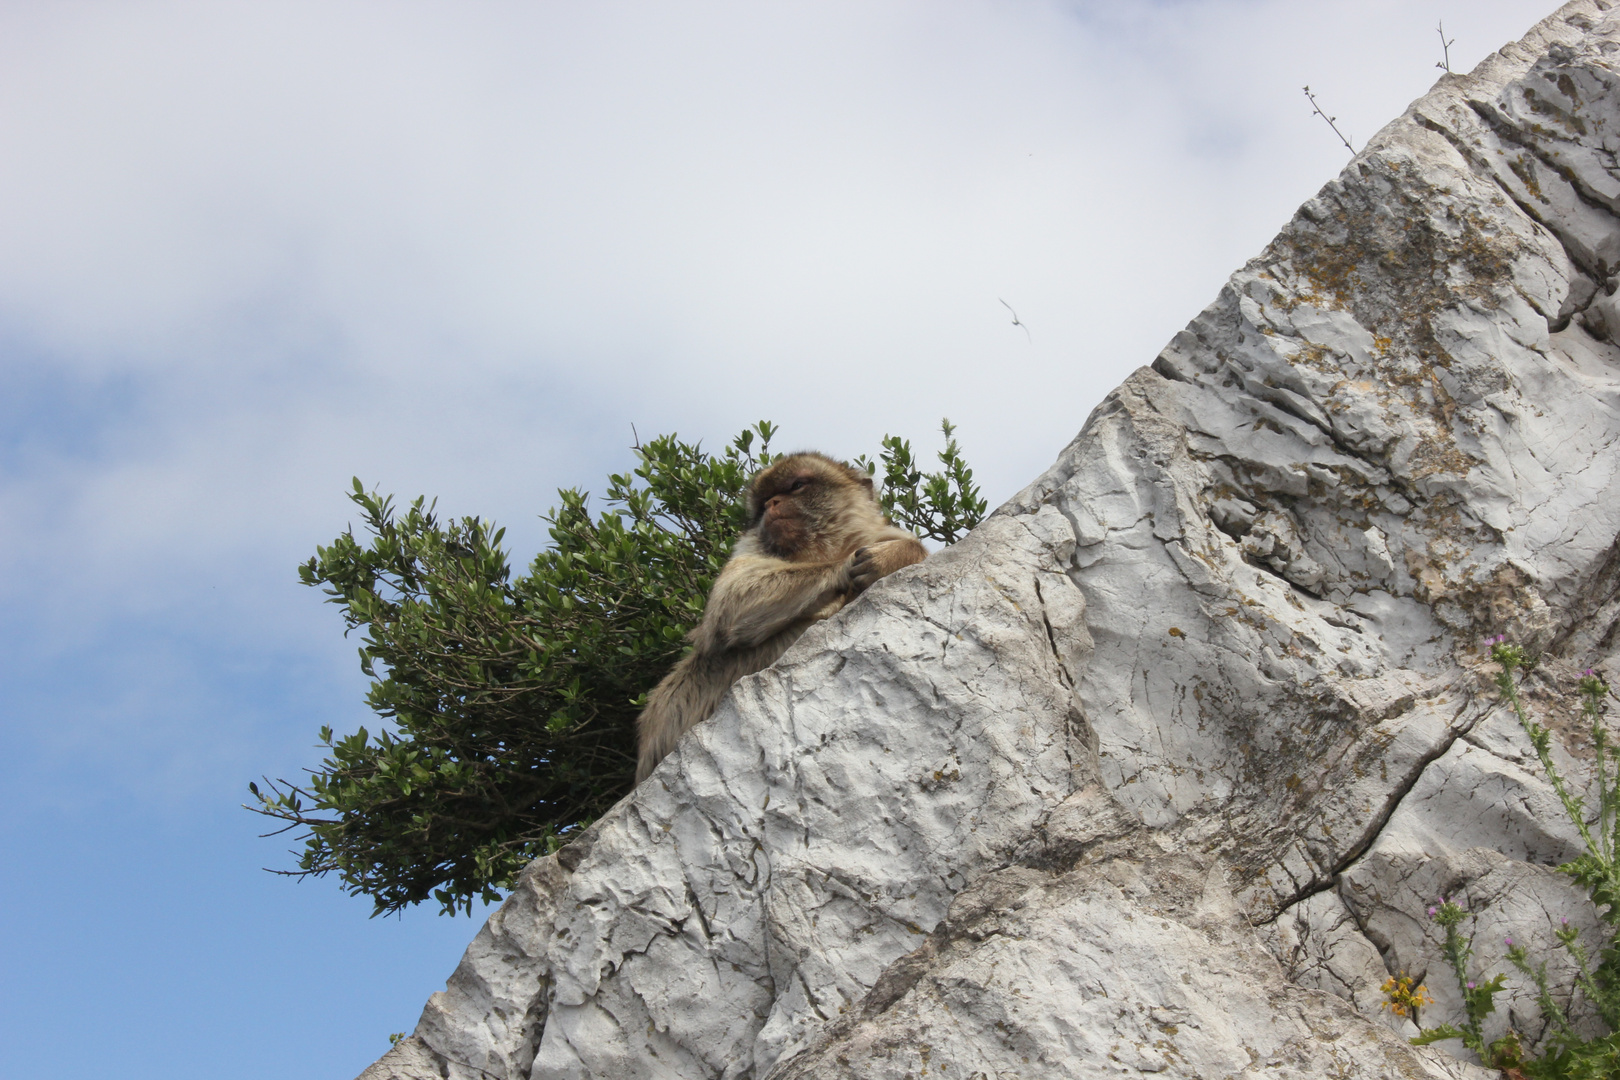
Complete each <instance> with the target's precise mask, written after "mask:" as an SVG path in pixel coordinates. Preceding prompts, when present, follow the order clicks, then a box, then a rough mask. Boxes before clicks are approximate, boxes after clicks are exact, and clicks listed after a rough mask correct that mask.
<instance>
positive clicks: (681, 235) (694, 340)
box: [0, 0, 1551, 1080]
mask: <svg viewBox="0 0 1620 1080" xmlns="http://www.w3.org/2000/svg"><path fill="white" fill-rule="evenodd" d="M1550 9H1551V5H1550V4H1545V3H1541V2H1537V3H1526V2H1518V0H1471V2H1469V3H1466V4H1464V3H1460V2H1458V3H1438V2H1437V3H1429V2H1426V0H1405V2H1391V0H1344V2H1337V0H1317V2H1313V3H1310V4H1300V3H1297V2H1282V0H1275V2H1273V0H1185V2H1180V3H1163V4H1157V3H1146V2H1143V3H1135V4H1132V3H1108V4H1104V3H1095V4H1088V3H1082V2H1076V3H1057V2H1049V3H1042V2H1038V0H1029V2H1024V3H1013V2H959V0H930V2H923V0H916V2H911V3H900V2H896V3H885V2H876V3H874V2H871V0H863V2H861V3H830V2H827V0H816V2H814V3H799V4H770V5H765V4H743V3H736V4H723V3H696V2H695V3H688V4H680V5H651V4H617V3H608V2H595V3H590V4H580V3H570V4H563V3H540V2H534V3H525V4H517V3H493V2H490V3H464V4H447V3H440V4H424V3H410V2H403V3H401V2H390V3H386V4H385V3H381V2H365V0H354V2H351V3H346V4H342V5H333V4H328V3H292V2H286V3H278V4H274V5H268V4H249V3H227V2H222V0H215V2H211V3H192V4H186V3H162V2H150V3H145V2H143V3H127V2H122V0H119V2H105V3H98V2H83V3H74V4H66V3H64V4H51V5H46V4H39V3H36V2H33V0H11V2H0V560H3V562H4V566H3V570H4V572H3V574H0V602H3V603H4V604H5V605H6V608H7V610H8V613H9V617H8V618H7V619H6V621H5V624H4V629H3V630H0V644H3V649H0V865H4V866H5V867H6V870H7V885H8V887H7V888H6V889H4V890H3V893H0V895H3V897H4V898H3V899H0V911H3V915H4V918H3V923H0V925H3V926H4V927H5V930H4V933H3V936H0V971H4V972H5V975H6V977H5V978H4V979H3V980H0V1047H3V1048H4V1049H0V1075H4V1076H18V1077H22V1076H29V1077H33V1076H39V1075H69V1076H72V1075H79V1074H89V1073H93V1072H104V1071H116V1072H117V1073H118V1074H119V1075H121V1076H125V1077H130V1078H134V1080H138V1078H145V1077H163V1078H165V1080H182V1078H189V1077H199V1078H200V1077H205V1076H206V1077H210V1078H212V1077H215V1076H218V1075H221V1074H222V1073H223V1074H227V1075H231V1076H239V1077H243V1078H244V1080H252V1078H256V1077H266V1078H268V1077H283V1076H288V1075H298V1076H312V1077H332V1078H346V1077H350V1076H353V1075H354V1074H355V1073H356V1072H358V1071H359V1070H360V1069H361V1068H363V1067H364V1066H365V1065H366V1064H367V1063H368V1062H369V1061H371V1060H372V1059H373V1058H374V1057H376V1056H377V1055H378V1054H379V1053H381V1052H382V1051H383V1050H385V1049H386V1048H387V1045H388V1044H387V1035H388V1033H389V1032H392V1031H403V1030H409V1029H410V1028H411V1027H412V1026H413V1025H414V1024H415V1021H416V1016H417V1013H418V1012H419V1010H420V1008H421V1005H422V1002H423V1001H424V1000H425V999H426V997H427V995H428V994H429V993H431V992H432V991H434V990H435V989H438V988H439V987H440V986H442V984H443V981H444V979H445V977H446V976H447V975H448V974H449V973H450V971H451V970H452V969H453V968H454V966H455V963H456V961H457V959H458V958H459V955H460V953H461V950H462V948H463V947H464V945H465V944H466V942H467V941H468V940H469V939H470V938H471V936H472V934H473V932H474V930H475V929H476V925H477V923H476V921H470V920H467V919H446V918H443V917H440V916H437V915H436V914H434V913H433V912H432V911H430V910H416V911H412V912H409V913H407V914H406V915H404V916H403V917H402V918H398V919H386V920H385V919H376V920H370V919H368V918H367V916H368V915H369V912H370V908H369V904H368V903H367V902H366V901H364V900H352V899H350V898H348V897H345V896H343V895H342V894H341V893H340V892H339V890H338V888H337V886H336V883H335V882H332V881H310V882H304V883H302V884H294V883H292V882H290V881H287V880H283V879H280V878H276V877H273V876H271V875H269V874H266V873H264V872H263V871H262V870H261V869H260V868H261V867H263V866H267V865H270V866H284V865H287V862H288V857H287V856H286V855H285V854H283V851H284V848H285V846H286V845H285V844H284V843H280V842H277V841H274V840H260V839H258V838H257V837H256V833H257V832H258V831H259V824H258V821H257V819H255V818H253V817H252V816H251V815H249V814H247V813H245V812H244V811H242V810H241V809H239V808H238V804H239V803H240V802H241V801H242V800H243V798H244V797H245V795H246V791H245V786H246V783H247V782H248V781H249V780H250V779H253V778H255V777H257V776H259V775H260V774H266V773H267V774H270V775H272V776H296V775H298V774H299V771H300V770H301V769H303V768H306V767H308V766H311V765H313V764H315V763H316V761H317V760H318V754H317V753H316V751H315V749H314V747H313V743H314V733H315V731H316V729H317V728H319V727H320V726H321V725H322V724H330V725H331V726H332V727H334V728H335V729H337V730H339V731H340V732H341V731H352V730H353V729H354V728H355V727H357V726H358V725H360V724H362V723H366V722H368V720H370V719H371V718H370V717H369V715H368V714H367V713H366V710H365V709H364V706H363V704H362V695H363V692H364V680H363V678H362V676H361V675H360V673H359V671H358V669H357V665H356V663H355V654H354V643H353V642H351V641H346V640H345V639H344V638H343V637H342V635H341V624H340V622H339V619H338V616H337V613H336V612H335V611H334V610H332V609H330V608H328V607H325V606H324V605H323V604H322V603H321V597H320V595H319V594H318V593H316V592H315V591H313V590H309V589H305V588H303V587H301V586H300V585H298V584H297V577H296V573H295V567H296V565H297V564H298V563H299V562H301V561H302V560H303V559H305V558H307V557H308V555H309V554H310V553H311V552H312V550H313V548H314V546H315V545H316V544H320V543H325V542H327V541H329V540H330V539H331V538H332V537H333V536H335V535H336V534H338V533H339V532H341V531H342V530H343V528H344V527H345V525H346V524H347V523H348V521H349V519H350V518H349V506H348V504H347V502H346V500H345V498H344V492H345V491H346V490H347V488H348V483H349V478H350V477H351V476H353V475H359V476H360V477H362V478H363V479H364V480H365V481H367V482H368V483H370V484H373V485H375V486H377V487H378V488H380V489H381V490H384V491H392V492H394V493H396V494H398V495H399V496H401V497H410V496H414V495H416V494H428V495H430V496H437V497H438V498H439V501H440V507H441V509H443V510H445V511H446V512H449V513H458V514H459V513H477V514H481V515H484V516H487V517H493V518H495V519H497V520H498V521H500V522H501V523H502V524H505V525H507V526H508V527H509V532H508V536H509V539H510V541H511V542H512V545H513V547H514V548H515V553H516V555H517V558H518V559H519V560H520V561H521V560H524V559H526V558H527V556H528V555H529V554H532V552H533V550H534V549H535V547H536V546H537V545H538V544H539V543H541V541H542V538H543V535H544V534H543V531H542V528H541V526H540V524H539V522H538V520H537V515H538V514H540V513H542V512H544V511H545V510H546V509H547V508H548V507H550V506H551V505H552V504H553V501H554V492H555V490H556V488H558V487H560V486H581V487H585V488H593V487H595V488H600V486H601V483H602V479H603V477H605V475H606V474H607V473H608V472H609V471H610V470H614V471H616V470H622V469H624V468H625V467H626V466H627V465H628V464H629V463H630V461H631V457H630V454H629V451H628V449H627V447H628V445H629V443H630V442H631V425H632V424H634V425H635V427H636V429H637V430H639V431H640V432H641V433H642V435H644V436H645V435H648V434H651V433H656V432H664V431H671V430H678V431H679V432H680V433H681V434H682V435H684V436H686V437H689V438H702V439H704V440H706V441H707V442H708V443H709V444H710V445H716V444H718V443H720V442H721V441H723V440H725V439H726V438H728V437H729V436H730V435H731V434H733V433H734V432H736V431H737V430H738V429H740V428H741V427H743V426H744V425H746V424H748V423H751V422H752V421H754V420H756V419H760V418H769V419H772V420H774V421H776V422H777V423H778V424H780V425H781V427H782V429H783V435H782V440H783V442H784V444H785V445H786V446H815V447H818V448H821V449H824V450H827V451H828V452H832V453H837V454H841V455H850V456H852V455H854V454H858V453H862V452H865V453H868V454H870V453H873V452H874V451H875V450H876V448H877V445H878V441H879V439H880V438H881V437H882V436H883V435H884V434H885V433H895V434H903V435H907V436H909V437H911V438H912V439H913V440H914V441H915V442H916V443H917V444H918V445H919V448H920V449H932V448H933V447H934V446H935V442H934V439H933V433H934V431H935V428H936V425H937V423H938V420H939V418H940V417H941V416H949V417H950V418H951V419H952V420H953V421H955V422H956V423H957V425H958V428H959V436H960V438H961V440H962V443H963V445H964V448H965V450H966V452H967V454H968V456H969V459H970V461H971V462H972V463H973V465H974V466H975V469H976V471H977V473H978V476H979V478H980V479H981V480H982V481H983V484H984V488H985V490H986V493H987V494H988V495H989V496H990V498H991V500H992V502H995V501H999V500H1001V499H1004V498H1006V497H1007V496H1009V495H1011V494H1012V493H1013V492H1014V491H1015V490H1016V489H1017V488H1018V487H1020V486H1022V484H1023V483H1025V482H1027V481H1028V480H1030V479H1032V478H1033V477H1034V476H1035V474H1036V473H1038V472H1039V471H1040V470H1041V469H1042V468H1044V467H1045V466H1046V465H1047V464H1048V463H1049V462H1050V461H1051V459H1052V458H1053V457H1054V456H1055V455H1056V453H1057V451H1058V450H1059V449H1060V448H1061V447H1062V446H1063V445H1064V443H1066V442H1067V441H1068V439H1069V438H1070V437H1071V436H1072V435H1073V434H1074V432H1075V431H1077V430H1078V428H1079V427H1080V425H1081V424H1082V423H1083V422H1084V420H1085V417H1086V415H1087V414H1088V413H1089V412H1090V410H1091V409H1092V408H1093V407H1094V406H1095V405H1096V404H1097V402H1098V401H1099V400H1100V399H1101V398H1102V396H1103V395H1104V394H1105V393H1106V392H1107V391H1108V390H1109V389H1111V388H1112V387H1113V386H1114V385H1116V384H1117V383H1118V382H1119V381H1120V380H1121V379H1123V378H1124V377H1125V376H1126V375H1127V374H1129V372H1130V371H1131V370H1133V369H1134V368H1136V367H1137V366H1140V365H1142V364H1145V363H1148V362H1149V361H1151V359H1152V358H1153V356H1154V355H1155V354H1156V352H1157V351H1158V349H1159V348H1160V347H1161V346H1162V345H1163V344H1164V343H1165V342H1166V341H1167V340H1168V339H1169V338H1170V336H1171V335H1172V334H1173V333H1174V332H1175V331H1176V330H1177V329H1179V328H1180V327H1181V326H1182V325H1184V324H1185V323H1186V322H1187V321H1188V320H1189V319H1190V318H1191V317H1192V316H1193V315H1194V314H1195V313H1196V312H1197V311H1198V310H1199V309H1200V308H1201V307H1202V306H1203V305H1205V304H1206V303H1208V302H1209V301H1210V300H1212V299H1213V298H1214V296H1215V293H1216V291H1217V290H1218V289H1219V287H1220V285H1221V283H1222V282H1223V280H1224V278H1225V276H1226V275H1227V273H1229V272H1230V271H1231V270H1232V269H1233V268H1234V267H1236V266H1238V265H1239V264H1241V263H1242V262H1243V261H1244V260H1245V259H1247V258H1248V257H1250V256H1251V255H1253V254H1255V253H1256V252H1258V250H1259V249H1260V247H1261V246H1262V245H1263V244H1264V243H1265V242H1266V241H1267V240H1268V239H1270V237H1271V236H1272V234H1273V233H1274V232H1275V231H1276V229H1277V227H1278V226H1280V225H1281V224H1282V223H1283V222H1284V221H1285V220H1286V219H1287V218H1288V217H1289V216H1290V215H1291V214H1292V212H1293V210H1294V208H1295V207H1296V206H1297V205H1298V204H1299V203H1300V202H1301V201H1302V200H1303V199H1305V198H1307V197H1309V196H1310V195H1311V194H1312V193H1313V192H1314V191H1315V190H1316V189H1317V188H1318V187H1320V186H1321V184H1322V183H1324V182H1325V181H1327V180H1328V179H1330V178H1331V177H1332V176H1333V175H1335V174H1336V173H1337V171H1338V170H1339V169H1340V168H1342V167H1343V165H1344V163H1345V161H1346V158H1347V154H1346V152H1345V150H1344V148H1343V147H1342V146H1340V145H1339V144H1338V142H1337V141H1336V139H1335V138H1334V137H1333V135H1332V133H1331V132H1329V131H1328V130H1327V129H1326V127H1325V126H1323V125H1322V123H1321V121H1320V120H1319V119H1317V118H1314V117H1312V116H1311V115H1310V111H1309V106H1308V105H1307V103H1306V102H1305V100H1304V98H1303V95H1302V94H1301V92H1300V87H1301V86H1302V85H1303V84H1305V83H1309V84H1310V85H1311V86H1312V87H1313V88H1314V89H1315V90H1317V91H1318V92H1319V95H1320V98H1321V100H1322V102H1323V104H1324V106H1325V107H1326V108H1328V109H1329V110H1330V111H1331V112H1333V113H1334V114H1335V115H1336V116H1338V117H1339V121H1340V127H1341V128H1344V129H1345V130H1346V131H1347V132H1348V133H1349V134H1350V135H1351V137H1352V139H1353V140H1354V142H1355V143H1356V145H1357V146H1360V145H1361V144H1362V143H1363V142H1364V141H1365V140H1366V138H1367V137H1368V136H1370V135H1371V134H1372V133H1373V132H1374V131H1375V130H1376V129H1377V128H1378V127H1379V126H1381V125H1382V124H1383V123H1385V122H1387V121H1388V120H1390V119H1393V118H1394V117H1395V116H1396V115H1398V114H1399V112H1400V111H1401V110H1402V109H1403V108H1404V107H1405V106H1406V104H1407V103H1408V102H1409V101H1410V100H1411V99H1412V98H1414V97H1416V96H1418V95H1420V94H1422V93H1423V92H1424V91H1425V90H1426V89H1427V88H1428V87H1429V85H1430V84H1431V83H1432V82H1433V80H1434V78H1435V77H1436V76H1437V75H1438V74H1439V72H1438V71H1437V70H1436V69H1435V67H1434V63H1435V61H1436V60H1437V59H1438V58H1439V42H1438V38H1437V36H1436V34H1435V30H1434V26H1435V23H1436V20H1437V19H1440V18H1444V19H1445V20H1446V24H1447V31H1448V34H1449V35H1451V36H1453V37H1455V39H1456V44H1455V45H1454V46H1453V49H1452V56H1453V66H1454V67H1455V68H1457V69H1459V70H1466V69H1467V68H1468V67H1471V66H1472V65H1473V64H1474V63H1476V62H1478V60H1480V59H1481V58H1482V57H1483V56H1484V55H1485V54H1486V53H1487V52H1489V51H1490V50H1491V49H1494V48H1496V47H1498V46H1500V45H1502V44H1503V43H1505V42H1507V41H1509V40H1512V39H1515V38H1517V37H1518V36H1519V35H1521V34H1522V33H1523V32H1524V31H1525V30H1526V29H1527V28H1528V27H1529V26H1530V25H1531V24H1532V23H1534V22H1535V20H1536V19H1538V18H1540V17H1541V16H1542V15H1544V14H1546V13H1547V12H1548V11H1549V10H1550ZM1002 299H1005V301H1006V302H1008V303H1010V304H1011V305H1012V306H1013V307H1015V308H1016V309H1017V311H1018V313H1019V315H1020V317H1021V318H1022V320H1023V322H1024V323H1025V324H1026V325H1027V326H1028V327H1029V331H1030V334H1029V337H1027V338H1026V336H1025V334H1024V333H1023V332H1022V331H1021V330H1019V329H1018V328H1016V327H1013V326H1012V325H1011V324H1010V322H1009V317H1008V315H1007V313H1006V311H1005V309H1004V308H1003V307H1002V306H1001V303H1000V301H1001V300H1002ZM373 726H375V724H373Z"/></svg>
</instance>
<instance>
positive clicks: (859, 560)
mask: <svg viewBox="0 0 1620 1080" xmlns="http://www.w3.org/2000/svg"><path fill="white" fill-rule="evenodd" d="M895 531H896V532H898V531H899V530H895ZM927 555H928V551H927V549H926V548H924V547H923V546H922V544H921V542H919V541H918V539H917V538H916V537H915V536H909V535H907V534H905V533H901V534H900V535H899V536H898V537H896V538H895V539H893V540H879V541H878V542H877V543H874V544H867V545H865V546H863V547H859V548H856V549H855V553H854V554H852V555H851V556H850V557H849V558H848V559H847V560H845V562H844V565H843V567H842V569H841V572H840V575H839V577H840V584H841V585H842V586H843V589H844V594H845V595H846V596H849V597H852V598H853V597H856V596H859V595H860V594H861V593H863V592H865V591H866V589H867V587H868V586H870V585H871V584H872V582H874V581H876V580H877V579H878V578H880V577H887V576H888V575H890V574H892V573H894V572H895V571H896V570H899V569H900V568H901V567H903V566H910V565H911V564H912V563H916V562H921V561H922V560H923V559H924V558H925V557H927Z"/></svg>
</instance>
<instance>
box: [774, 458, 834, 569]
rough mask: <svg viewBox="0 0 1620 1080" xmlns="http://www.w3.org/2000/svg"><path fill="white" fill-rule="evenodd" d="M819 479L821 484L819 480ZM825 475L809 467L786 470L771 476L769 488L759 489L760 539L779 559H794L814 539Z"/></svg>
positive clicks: (822, 499) (824, 485)
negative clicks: (822, 475) (817, 473)
mask: <svg viewBox="0 0 1620 1080" xmlns="http://www.w3.org/2000/svg"><path fill="white" fill-rule="evenodd" d="M818 481H820V483H818ZM825 487H826V478H825V477H821V476H817V475H816V474H815V473H814V472H813V471H812V470H810V469H795V470H791V471H784V472H782V473H780V474H777V475H774V476H772V477H771V483H770V485H769V487H768V488H765V489H763V490H760V491H759V492H758V494H759V496H760V497H761V498H760V502H759V504H758V505H759V508H760V512H759V522H758V526H759V538H760V542H761V543H762V544H763V545H764V547H765V550H766V551H767V552H769V553H770V554H772V555H775V556H777V557H778V558H783V559H791V558H792V557H793V556H795V555H797V554H799V553H800V552H802V551H803V550H804V549H805V548H807V547H809V546H810V545H811V544H812V543H813V542H814V541H815V532H816V530H815V523H816V521H817V520H818V519H819V517H820V516H821V515H820V514H818V513H817V511H818V510H819V509H820V504H821V503H822V502H824V501H825V499H824V498H822V497H820V496H823V495H824V494H825V492H824V491H820V490H817V489H818V488H822V489H824V488H825Z"/></svg>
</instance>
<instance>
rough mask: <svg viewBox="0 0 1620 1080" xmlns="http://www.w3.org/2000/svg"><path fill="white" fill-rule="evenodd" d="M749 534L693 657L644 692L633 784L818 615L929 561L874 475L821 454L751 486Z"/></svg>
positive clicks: (785, 465)
mask: <svg viewBox="0 0 1620 1080" xmlns="http://www.w3.org/2000/svg"><path fill="white" fill-rule="evenodd" d="M748 518H749V525H748V528H747V530H746V531H744V533H743V534H742V536H741V537H739V538H738V540H737V546H736V548H735V549H734V550H733V551H732V553H731V559H730V561H729V562H727V563H726V565H725V566H724V567H723V568H722V569H721V571H720V576H719V577H717V578H716V579H715V582H714V588H713V589H712V590H711V591H710V592H709V601H708V603H707V605H705V607H704V609H703V618H702V619H701V620H700V621H699V622H698V625H697V627H696V628H694V629H693V630H692V632H691V633H690V634H688V635H687V638H688V639H689V640H690V641H691V642H692V651H691V652H690V653H688V654H687V655H686V656H685V657H683V658H682V659H681V660H680V661H679V662H678V663H677V664H676V665H675V667H674V668H673V669H671V671H670V673H669V674H668V675H666V676H665V677H664V680H663V681H662V682H660V683H659V684H658V685H657V686H656V687H654V688H653V691H652V693H651V694H649V695H648V696H647V707H646V708H645V709H643V710H642V712H641V718H640V720H638V721H637V728H638V730H639V732H640V742H641V749H640V755H639V759H638V761H637V763H636V782H637V783H638V784H639V783H640V782H641V781H642V780H645V779H646V778H647V775H648V774H649V773H651V772H652V771H653V768H654V766H656V765H657V764H658V763H659V762H660V761H662V760H663V758H664V755H665V754H667V753H669V752H670V751H671V750H673V749H674V748H675V743H676V742H677V741H678V740H679V739H680V737H681V736H682V735H683V734H685V733H686V731H687V729H688V728H690V727H691V726H692V725H693V724H696V723H697V722H698V721H700V720H705V719H707V718H708V717H709V715H710V714H711V713H713V712H714V710H715V708H716V707H717V706H718V705H719V704H720V699H721V698H723V697H724V696H725V694H726V691H727V690H729V689H730V688H731V684H732V683H734V682H736V681H737V680H738V679H740V678H742V677H743V676H744V675H749V674H752V673H753V672H756V671H759V670H761V669H762V668H765V667H768V666H770V665H771V664H772V663H774V662H775V660H776V658H777V657H779V656H781V655H782V653H784V652H785V651H787V647H788V646H789V645H791V644H793V642H794V641H795V640H796V639H797V638H798V636H799V635H800V634H802V633H804V631H805V628H806V627H808V626H809V625H810V624H811V623H813V622H815V621H816V620H817V619H825V618H826V617H827V616H829V615H831V614H833V613H834V612H836V611H837V610H838V609H839V608H841V607H843V606H844V605H845V604H847V603H849V601H851V600H853V599H854V598H855V597H856V596H859V595H860V594H861V593H862V592H863V591H865V589H866V587H867V586H869V585H871V584H872V582H874V581H876V580H877V579H878V578H880V577H883V576H885V575H886V574H892V573H894V572H895V571H896V570H898V569H900V568H901V567H903V566H910V565H911V564H912V563H915V562H921V561H922V560H923V559H924V558H925V557H926V556H927V554H928V552H927V550H926V549H925V548H924V547H923V546H922V542H921V541H919V540H918V539H917V538H916V537H915V536H912V535H911V534H910V533H908V532H906V531H905V530H904V529H899V528H896V527H895V526H894V525H892V524H891V523H890V522H889V519H888V518H886V517H884V516H883V511H882V510H881V509H880V508H879V506H878V502H877V497H876V496H875V495H874V494H873V491H872V478H871V477H870V476H868V475H867V474H866V473H865V472H863V471H862V470H860V469H857V468H854V467H853V466H850V465H846V464H844V463H843V462H841V461H834V460H833V459H832V458H829V457H826V456H824V455H822V454H816V453H803V454H793V455H790V456H788V457H785V458H783V459H782V460H781V461H778V462H777V463H776V464H774V465H772V466H771V467H770V468H768V469H765V470H763V471H761V472H760V473H759V475H758V476H756V477H754V479H753V482H752V483H750V484H749V485H748Z"/></svg>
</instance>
